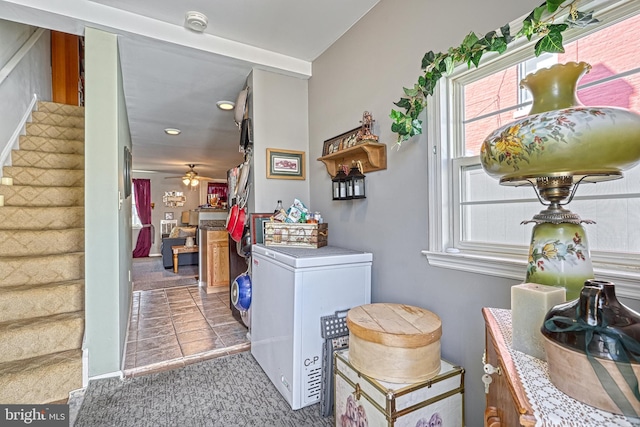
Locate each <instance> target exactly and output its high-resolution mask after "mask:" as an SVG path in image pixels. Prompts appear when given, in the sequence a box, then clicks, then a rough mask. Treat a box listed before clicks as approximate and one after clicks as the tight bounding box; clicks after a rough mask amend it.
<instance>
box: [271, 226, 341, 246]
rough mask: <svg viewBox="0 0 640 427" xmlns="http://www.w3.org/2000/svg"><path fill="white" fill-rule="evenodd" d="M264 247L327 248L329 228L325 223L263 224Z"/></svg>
mask: <svg viewBox="0 0 640 427" xmlns="http://www.w3.org/2000/svg"><path fill="white" fill-rule="evenodd" d="M263 226H264V245H265V246H293V247H298V248H320V247H322V246H327V236H328V234H329V226H328V224H327V223H322V224H317V223H288V222H271V221H270V222H265V223H264V224H263Z"/></svg>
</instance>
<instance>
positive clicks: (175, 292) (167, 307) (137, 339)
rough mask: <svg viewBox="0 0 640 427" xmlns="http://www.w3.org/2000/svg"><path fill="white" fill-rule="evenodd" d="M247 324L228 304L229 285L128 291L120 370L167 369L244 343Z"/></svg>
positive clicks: (246, 343) (132, 372)
mask: <svg viewBox="0 0 640 427" xmlns="http://www.w3.org/2000/svg"><path fill="white" fill-rule="evenodd" d="M249 347H250V342H249V340H248V338H247V328H246V327H245V326H244V325H243V324H241V323H239V322H238V321H237V320H236V319H235V318H234V317H233V316H232V315H231V310H230V309H229V291H228V288H227V290H225V291H222V292H219V293H212V294H207V293H206V292H204V291H203V290H201V288H200V287H199V286H197V285H193V286H179V287H174V288H167V289H156V290H143V291H135V292H134V293H133V308H132V313H131V320H130V323H129V335H128V338H127V349H126V355H125V366H124V372H125V376H135V375H138V374H146V373H149V372H152V371H160V370H165V369H173V368H176V367H180V366H184V365H185V364H189V363H194V362H198V361H201V360H205V359H209V358H213V357H218V356H223V355H227V354H231V353H236V352H239V351H244V350H247V349H249Z"/></svg>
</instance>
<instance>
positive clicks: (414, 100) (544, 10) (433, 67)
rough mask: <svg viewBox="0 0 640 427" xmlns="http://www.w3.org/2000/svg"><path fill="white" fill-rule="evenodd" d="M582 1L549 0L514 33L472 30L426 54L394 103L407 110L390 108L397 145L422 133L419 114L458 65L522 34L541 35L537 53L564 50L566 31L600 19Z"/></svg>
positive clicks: (476, 61)
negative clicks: (458, 41) (458, 40)
mask: <svg viewBox="0 0 640 427" xmlns="http://www.w3.org/2000/svg"><path fill="white" fill-rule="evenodd" d="M579 3H580V0H548V1H545V2H544V3H542V5H540V6H539V7H536V8H535V9H534V10H533V11H531V13H530V14H529V15H528V16H527V17H526V18H525V19H524V20H523V21H522V28H521V29H520V30H519V31H518V32H517V33H516V34H514V35H512V34H511V28H510V26H509V25H508V24H506V25H504V26H502V27H500V29H499V31H490V32H488V33H487V34H485V35H484V36H483V37H479V36H478V35H476V34H475V33H473V32H471V33H469V34H468V35H467V36H466V37H465V38H464V40H463V41H462V43H461V44H460V46H457V47H451V48H449V49H448V50H447V51H446V52H439V53H434V52H433V51H429V52H427V53H425V55H424V57H423V58H422V70H423V71H424V73H423V75H421V76H420V77H419V78H418V81H417V83H416V84H415V85H414V86H413V88H404V94H405V96H404V97H402V98H401V99H400V100H399V101H398V102H395V103H394V104H395V105H396V106H397V107H399V108H400V109H403V110H404V112H403V111H398V110H395V109H393V110H391V114H390V117H391V119H392V120H393V124H392V125H391V131H392V132H394V133H396V134H397V135H398V139H397V143H396V146H397V147H399V146H400V145H401V144H402V142H404V141H406V140H408V139H409V138H411V137H412V136H414V135H419V134H421V133H422V120H420V119H419V118H418V117H419V115H420V113H421V112H422V111H423V110H424V108H425V107H426V105H427V97H428V96H430V95H433V91H434V90H435V88H436V84H437V82H438V80H440V78H441V77H443V76H446V75H449V74H451V73H452V72H453V70H454V68H455V67H456V66H457V65H459V64H464V63H466V64H467V66H468V67H471V66H472V65H474V66H476V67H478V65H479V64H480V60H481V58H482V57H483V55H484V54H486V53H488V52H498V53H503V52H504V51H506V50H507V47H508V46H509V44H510V43H512V42H513V41H515V40H517V39H520V38H522V37H526V38H527V39H528V40H531V39H532V38H534V37H540V39H539V40H538V41H537V43H536V44H535V47H534V50H535V54H536V56H539V55H540V54H542V53H544V52H549V53H562V52H564V47H563V44H562V43H563V32H564V31H566V30H567V29H568V28H572V27H584V26H587V25H589V24H593V23H596V22H598V20H597V19H594V18H593V12H584V11H580V10H579V9H578V4H579ZM565 14H567V17H566V18H565V19H564V21H563V22H558V21H559V20H560V17H561V16H564V15H565Z"/></svg>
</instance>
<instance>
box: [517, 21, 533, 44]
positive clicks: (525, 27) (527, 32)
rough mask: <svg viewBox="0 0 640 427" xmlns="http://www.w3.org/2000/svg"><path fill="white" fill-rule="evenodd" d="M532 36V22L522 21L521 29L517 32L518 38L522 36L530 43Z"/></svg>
mask: <svg viewBox="0 0 640 427" xmlns="http://www.w3.org/2000/svg"><path fill="white" fill-rule="evenodd" d="M533 34H534V26H533V22H531V21H527V20H525V21H523V22H522V29H521V30H520V31H518V36H524V37H526V38H527V40H529V41H530V40H531V37H532V36H533Z"/></svg>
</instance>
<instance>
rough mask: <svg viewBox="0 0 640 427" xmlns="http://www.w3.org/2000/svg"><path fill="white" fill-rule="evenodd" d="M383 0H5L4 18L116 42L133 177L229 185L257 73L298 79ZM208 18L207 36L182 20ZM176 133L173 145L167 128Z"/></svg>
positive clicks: (1, 4) (0, 13) (0, 1)
mask: <svg viewBox="0 0 640 427" xmlns="http://www.w3.org/2000/svg"><path fill="white" fill-rule="evenodd" d="M378 1H379V0H350V1H347V2H345V1H343V0H322V1H315V2H312V1H304V0H270V1H264V0H233V1H222V0H188V1H175V0H135V1H131V0H56V1H55V2H51V1H50V0H0V18H3V19H11V20H14V21H18V22H24V23H28V24H30V25H37V26H42V27H45V28H51V29H56V30H58V31H65V32H68V33H74V34H83V31H84V27H85V26H92V27H96V28H101V29H105V30H107V31H110V32H113V33H116V34H119V35H120V37H119V48H120V55H121V58H120V59H121V66H122V75H123V81H124V91H125V101H126V106H127V113H128V116H129V126H130V131H131V136H132V141H133V155H134V156H133V166H134V169H135V170H144V171H154V172H167V173H175V174H183V173H184V172H186V171H187V169H188V167H187V166H186V164H189V163H194V164H197V165H198V166H196V171H198V173H199V174H200V175H203V176H209V177H212V178H220V179H224V178H225V177H226V170H227V169H229V168H230V167H232V166H234V165H237V164H238V163H240V161H241V159H242V156H241V154H240V153H239V152H238V143H239V139H240V133H239V131H238V129H237V127H236V125H235V123H234V120H233V113H232V112H229V111H222V110H220V109H218V108H217V107H216V102H217V101H219V100H230V101H235V100H236V98H237V95H238V93H239V92H240V91H241V90H242V89H243V88H244V86H245V81H246V78H247V76H248V75H249V73H250V72H251V70H252V69H253V67H259V68H262V69H267V70H272V71H275V72H282V73H285V74H287V75H292V76H297V77H300V78H309V77H310V76H311V62H312V61H313V60H314V59H315V58H317V57H318V56H319V55H320V54H321V53H322V52H324V50H326V49H327V48H328V47H329V46H330V45H331V44H332V43H333V42H335V41H336V40H337V39H338V38H340V36H342V35H343V34H344V33H345V32H346V31H347V30H348V29H349V28H350V27H351V26H353V25H354V24H355V23H356V22H357V21H358V20H359V19H360V18H361V17H362V16H364V15H365V14H366V13H367V12H368V11H369V10H370V9H371V8H372V7H373V6H375V4H377V3H378ZM187 11H198V12H201V13H204V14H205V15H206V16H207V17H208V26H207V28H206V29H205V31H204V33H197V32H194V31H192V30H189V29H186V28H185V26H184V24H185V13H186V12H187ZM168 127H171V128H178V129H180V130H181V131H182V133H180V135H178V136H168V135H166V134H165V133H164V131H163V130H164V129H165V128H168Z"/></svg>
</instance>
